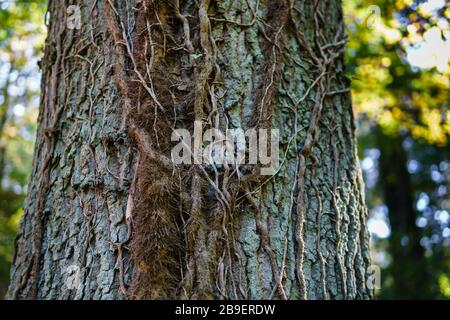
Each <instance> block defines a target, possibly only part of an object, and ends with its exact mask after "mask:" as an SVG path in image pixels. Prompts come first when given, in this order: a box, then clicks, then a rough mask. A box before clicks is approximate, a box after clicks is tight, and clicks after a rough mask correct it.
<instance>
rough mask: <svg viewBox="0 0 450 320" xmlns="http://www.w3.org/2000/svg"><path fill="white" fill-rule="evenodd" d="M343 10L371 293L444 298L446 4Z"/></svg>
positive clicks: (448, 118)
mask: <svg viewBox="0 0 450 320" xmlns="http://www.w3.org/2000/svg"><path fill="white" fill-rule="evenodd" d="M345 4H346V8H345V11H346V12H347V25H348V29H349V30H348V32H349V36H350V39H351V40H350V43H349V45H348V50H347V61H348V66H349V73H351V75H352V78H353V82H352V83H353V97H354V101H355V107H356V108H355V109H356V110H357V112H358V123H359V125H360V130H359V135H360V145H359V147H360V148H359V149H360V150H362V153H361V158H362V159H363V163H362V167H363V169H364V171H365V173H366V177H365V178H366V182H367V187H368V190H367V195H368V197H367V201H368V205H369V207H370V208H371V209H372V210H371V214H370V216H371V218H370V219H369V228H370V226H372V228H370V229H372V231H373V235H374V240H375V241H374V242H373V247H372V248H373V253H372V255H373V257H375V261H376V263H378V264H380V265H381V266H383V270H382V275H383V276H382V279H383V284H382V290H380V291H379V293H378V294H379V295H380V296H381V297H383V298H448V297H450V296H449V294H448V293H449V288H450V287H449V283H450V281H449V276H450V274H449V263H450V255H449V254H450V251H449V244H450V229H449V220H450V219H449V213H448V212H449V202H448V179H449V173H450V170H449V166H448V163H449V160H448V159H449V154H448V143H449V142H448V136H449V134H450V130H449V129H450V127H449V123H450V114H449V101H450V100H449V92H450V90H449V74H450V68H449V58H450V56H449V52H450V51H449V48H450V42H449V39H450V28H449V20H448V19H449V17H450V8H449V4H448V3H446V2H445V1H439V0H438V1H391V0H385V1H379V2H377V6H373V5H372V2H370V1H364V0H357V1H347V2H345ZM389 229H390V230H389Z"/></svg>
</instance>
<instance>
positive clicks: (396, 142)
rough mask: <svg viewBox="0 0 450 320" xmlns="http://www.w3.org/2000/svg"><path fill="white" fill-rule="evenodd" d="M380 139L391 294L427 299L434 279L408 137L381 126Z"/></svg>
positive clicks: (378, 137)
mask: <svg viewBox="0 0 450 320" xmlns="http://www.w3.org/2000/svg"><path fill="white" fill-rule="evenodd" d="M377 140H378V146H379V148H380V151H381V156H380V173H381V176H382V177H383V180H382V181H381V185H382V188H383V191H384V199H385V203H386V206H387V207H388V209H389V222H390V225H391V229H392V236H391V237H390V238H389V252H390V254H391V257H392V262H391V263H390V266H389V270H388V273H390V275H391V277H392V278H393V285H392V292H391V295H392V296H390V297H389V298H396V299H417V298H419V299H426V298H427V297H430V296H432V292H431V291H430V287H429V283H430V282H432V280H430V277H429V271H428V270H427V268H426V265H427V261H426V257H425V249H424V248H423V247H422V246H421V245H420V239H421V238H422V232H421V230H420V229H419V228H418V227H417V225H416V219H417V217H418V214H417V212H416V211H415V210H414V193H415V192H414V188H413V185H412V182H411V176H410V174H409V172H408V169H407V161H408V157H407V154H406V151H405V149H404V148H403V141H404V139H403V138H402V137H400V136H391V135H387V134H383V132H382V131H381V129H378V130H377ZM384 294H386V292H384Z"/></svg>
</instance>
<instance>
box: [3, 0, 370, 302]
mask: <svg viewBox="0 0 450 320" xmlns="http://www.w3.org/2000/svg"><path fill="white" fill-rule="evenodd" d="M69 4H74V3H72V2H70V3H68V1H65V3H63V2H62V1H56V0H55V1H50V3H49V15H50V25H49V36H48V39H47V45H46V52H45V57H44V60H43V62H42V70H43V81H42V102H41V112H40V117H39V131H38V137H37V143H36V152H35V159H34V166H33V173H32V177H31V182H30V186H29V195H28V199H27V201H26V204H25V214H24V217H23V220H22V228H21V233H20V235H19V236H18V239H17V248H16V256H15V261H14V266H13V269H12V282H11V286H10V289H9V293H8V297H9V298H40V299H52V298H58V299H69V298H70V299H121V298H185V299H195V298H207V299H220V298H229V299H243V298H248V299H263V298H275V299H354V298H370V297H371V296H372V292H371V290H369V289H368V288H367V285H366V268H367V267H368V266H369V263H370V261H369V252H368V238H367V237H368V234H367V229H366V227H365V220H366V216H367V212H366V209H365V206H364V195H363V185H362V181H361V175H360V169H359V165H358V159H357V156H356V152H355V145H356V143H355V135H354V124H353V118H352V109H351V100H350V95H349V90H348V87H349V83H348V81H347V80H346V79H345V76H344V65H343V45H344V43H345V41H344V40H345V37H344V33H343V21H342V12H341V8H340V5H341V3H340V1H335V0H328V1H326V0H322V1H294V0H279V1H269V0H233V1H232V0H223V1H212V0H211V1H209V0H201V1H200V0H199V1H191V0H186V1H176V0H173V1H162V0H160V1H158V0H153V1H149V0H140V1H137V0H134V1H133V0H126V1H125V0H122V1H113V0H95V1H94V0H91V1H83V2H82V4H81V12H82V29H81V30H69V29H67V28H66V26H65V21H66V16H65V15H66V7H67V6H68V5H69ZM75 4H76V3H75ZM194 120H200V121H202V122H203V127H204V128H205V129H206V128H210V127H215V128H220V129H221V130H224V129H226V128H243V129H244V130H245V129H248V128H279V129H280V154H281V156H280V157H281V163H282V166H281V169H280V170H279V171H278V172H277V173H276V174H275V175H274V176H261V175H259V174H258V171H257V170H252V168H250V169H248V170H244V168H241V172H240V174H238V172H237V171H236V170H235V169H236V168H234V167H223V168H218V169H217V170H213V169H212V168H210V167H209V168H208V167H204V166H202V165H193V166H174V165H173V164H172V163H171V161H170V149H171V147H172V146H173V143H171V141H170V136H171V132H172V129H174V128H187V129H189V130H191V131H192V128H193V122H194ZM253 169H255V168H253ZM74 266H75V267H74ZM77 268H79V270H80V273H79V274H78V275H77V276H78V277H79V279H80V285H78V286H76V287H75V288H73V287H71V286H67V285H66V284H67V281H68V277H71V276H73V274H72V273H73V272H74V270H78V269H77Z"/></svg>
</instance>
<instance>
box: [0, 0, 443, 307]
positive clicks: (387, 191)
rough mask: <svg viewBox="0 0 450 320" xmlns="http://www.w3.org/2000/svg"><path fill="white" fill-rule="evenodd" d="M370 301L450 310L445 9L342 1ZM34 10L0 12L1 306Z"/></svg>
mask: <svg viewBox="0 0 450 320" xmlns="http://www.w3.org/2000/svg"><path fill="white" fill-rule="evenodd" d="M343 3H344V12H345V19H346V23H347V34H348V36H349V42H348V46H347V52H346V58H347V67H348V71H347V76H348V77H349V78H351V79H352V92H353V102H354V110H355V114H356V119H357V127H358V131H357V133H358V137H359V145H358V147H359V156H360V159H361V167H362V169H363V173H364V178H365V182H366V200H367V205H368V207H369V221H368V226H369V230H370V232H371V248H372V259H373V261H374V263H375V264H376V265H377V266H378V267H379V268H380V270H381V287H380V289H378V290H376V295H377V298H380V299H400V298H415V299H424V298H429V299H450V196H449V194H450V190H449V188H450V185H449V178H450V157H449V156H450V147H449V144H450V143H449V137H450V108H449V104H450V102H449V101H450V99H449V95H450V77H449V76H450V64H449V63H450V23H449V22H450V3H449V1H446V0H397V1H394V0H378V1H366V0H343ZM45 11H46V1H45V0H0V182H1V184H0V297H3V295H4V293H5V291H6V289H7V286H8V281H9V267H10V264H11V262H12V258H13V251H14V238H15V235H16V233H17V229H18V222H19V219H20V216H21V214H22V203H23V200H24V197H25V195H26V192H27V179H28V176H29V173H30V171H31V162H32V155H33V144H34V137H35V132H36V120H37V115H38V107H39V88H40V70H39V67H38V61H39V59H40V58H41V56H42V48H43V43H44V40H45V36H46V27H45V16H46V14H45Z"/></svg>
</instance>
